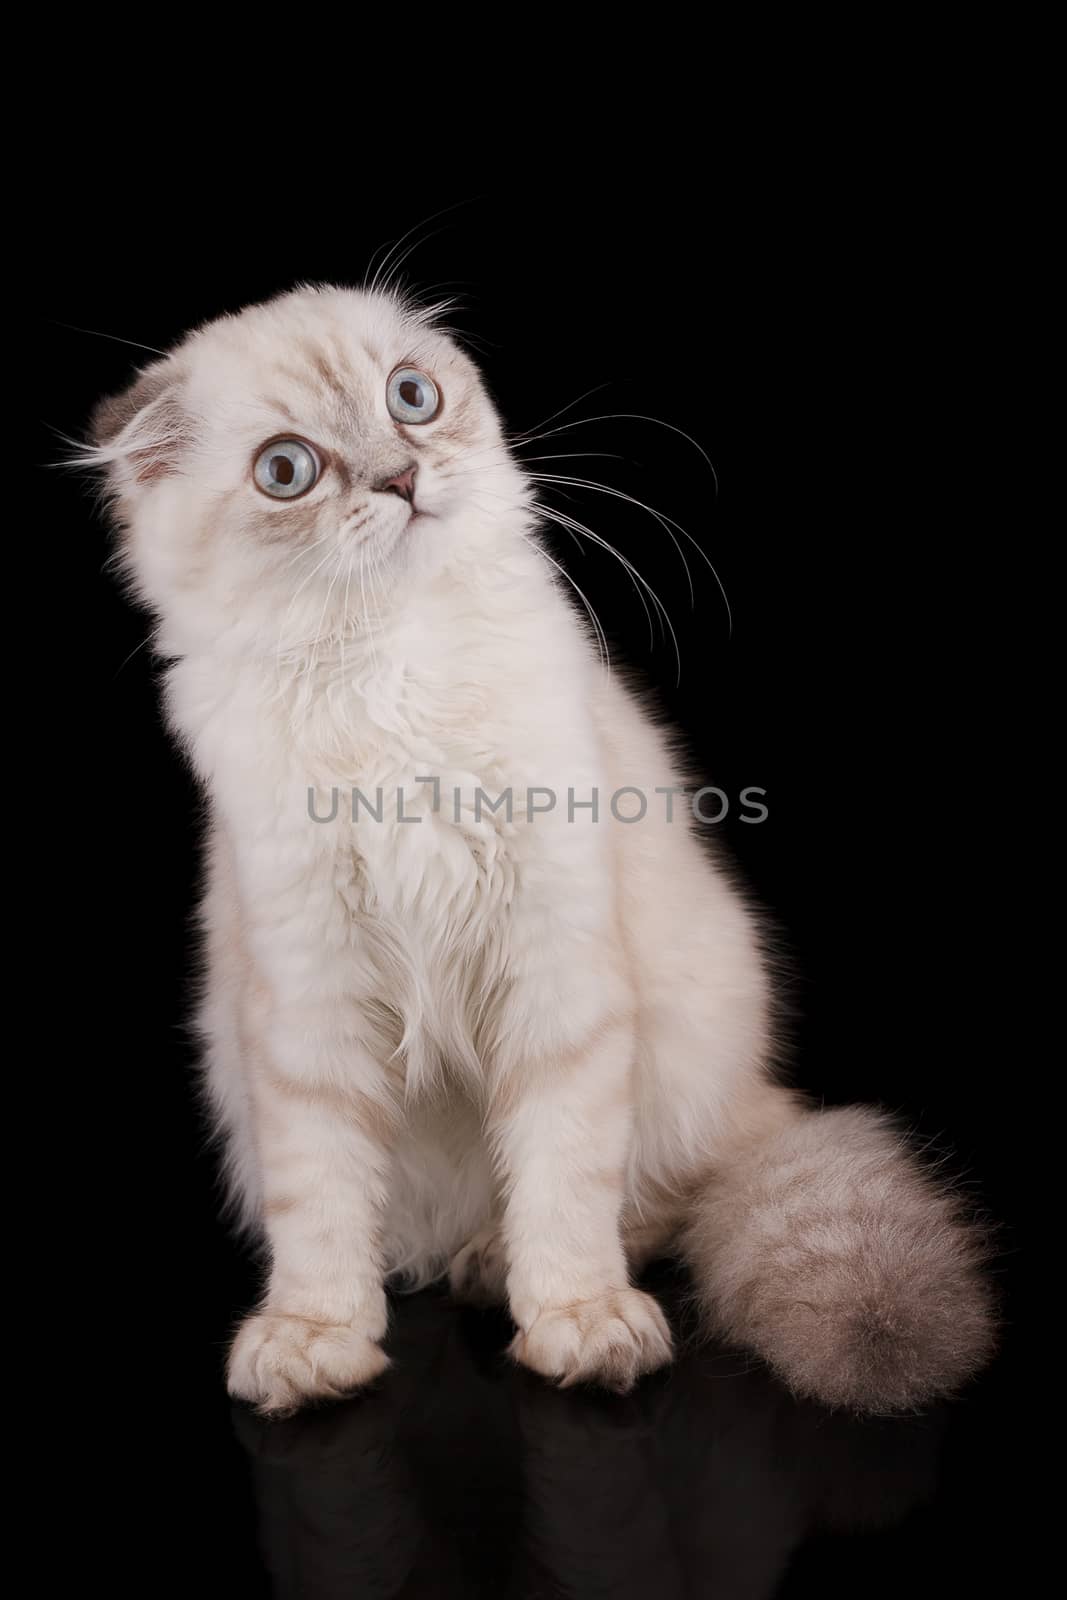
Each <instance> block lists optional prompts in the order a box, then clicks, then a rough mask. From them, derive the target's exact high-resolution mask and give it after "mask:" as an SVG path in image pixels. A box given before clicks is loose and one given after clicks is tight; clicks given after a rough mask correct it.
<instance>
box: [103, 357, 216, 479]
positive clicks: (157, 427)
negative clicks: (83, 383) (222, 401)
mask: <svg viewBox="0 0 1067 1600" xmlns="http://www.w3.org/2000/svg"><path fill="white" fill-rule="evenodd" d="M89 436H90V439H91V441H92V444H93V447H94V452H95V454H96V456H97V458H98V460H99V461H100V462H101V463H103V464H106V465H108V466H109V467H110V468H111V470H112V472H113V473H115V474H116V475H117V476H118V477H120V479H124V480H126V481H127V482H128V483H130V484H131V486H132V485H142V486H144V485H148V484H151V483H153V482H155V481H156V480H157V479H159V478H166V477H169V476H170V475H171V474H172V473H174V472H175V471H176V470H177V467H178V462H179V460H180V457H181V453H182V450H183V449H184V448H185V446H186V445H187V444H188V443H189V442H190V439H191V436H192V430H191V426H190V418H189V414H188V412H187V411H186V409H185V407H184V405H183V403H182V373H181V370H180V368H179V366H178V363H177V362H176V361H173V360H171V359H170V358H168V359H166V360H164V361H155V362H153V363H152V365H151V366H150V367H145V368H144V369H143V370H142V371H141V372H139V373H138V375H137V378H136V379H135V381H134V382H133V383H132V384H131V385H130V387H129V388H128V389H125V390H124V391H123V392H122V393H121V394H118V395H114V396H112V397H111V398H110V399H108V400H101V401H100V403H99V404H98V405H97V407H96V409H95V410H94V412H93V414H92V418H91V420H90V424H89Z"/></svg>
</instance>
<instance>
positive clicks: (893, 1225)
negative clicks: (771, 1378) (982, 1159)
mask: <svg viewBox="0 0 1067 1600" xmlns="http://www.w3.org/2000/svg"><path fill="white" fill-rule="evenodd" d="M684 1248H685V1253H686V1256H687V1258H688V1260H689V1262H690V1264H691V1266H692V1268H693V1271H694V1275H695V1278H696V1281H697V1285H698V1291H699V1294H700V1298H701V1300H702V1302H703V1304H704V1306H705V1308H706V1310H707V1312H708V1313H709V1315H710V1318H711V1320H712V1323H713V1325H714V1327H715V1329H716V1331H717V1332H719V1333H721V1334H723V1335H725V1336H726V1337H727V1338H729V1339H731V1340H733V1341H736V1342H737V1343H740V1344H745V1345H748V1346H750V1347H752V1348H753V1349H755V1350H756V1351H757V1352H758V1354H759V1355H761V1356H762V1357H763V1358H764V1360H766V1361H767V1362H768V1363H769V1364H770V1365H771V1366H772V1367H773V1368H774V1369H775V1370H776V1371H777V1372H778V1374H779V1376H780V1377H782V1378H783V1379H784V1380H785V1381H786V1383H788V1384H789V1386H790V1388H791V1389H793V1390H794V1392H795V1393H797V1394H801V1395H807V1396H811V1397H812V1398H814V1399H818V1400H821V1401H823V1402H824V1403H825V1404H827V1405H831V1406H845V1407H849V1408H851V1409H852V1410H856V1411H870V1412H892V1411H910V1410H914V1409H915V1408H916V1407H918V1406H920V1405H922V1404H923V1403H924V1402H927V1401H930V1400H932V1399H934V1398H935V1397H936V1396H938V1395H943V1394H947V1393H950V1392H951V1391H953V1390H954V1389H956V1388H958V1387H959V1385H960V1384H962V1383H963V1382H964V1380H965V1379H967V1378H968V1377H970V1376H971V1374H972V1373H974V1372H976V1371H977V1370H978V1369H979V1367H981V1366H982V1365H983V1363H984V1362H985V1361H986V1359H987V1358H988V1356H989V1355H990V1353H991V1350H992V1347H993V1342H994V1316H993V1305H992V1294H991V1290H990V1287H989V1284H988V1282H987V1280H986V1278H985V1276H984V1274H983V1271H982V1267H983V1262H984V1260H985V1259H986V1256H987V1254H988V1251H987V1247H986V1243H985V1238H984V1235H983V1233H982V1231H981V1229H979V1228H978V1227H977V1226H975V1225H974V1224H972V1223H970V1222H968V1221H967V1220H966V1219H965V1217H964V1216H963V1214H962V1210H961V1207H960V1204H959V1202H958V1200H957V1198H956V1197H955V1196H954V1195H953V1194H952V1192H951V1191H950V1190H948V1189H946V1188H943V1187H942V1186H941V1185H939V1184H938V1183H937V1182H936V1181H935V1180H934V1179H933V1178H932V1177H931V1176H930V1175H929V1174H928V1173H927V1172H926V1171H925V1170H924V1169H923V1168H922V1167H921V1166H920V1164H919V1163H918V1161H917V1160H916V1158H915V1157H914V1156H913V1155H912V1154H911V1152H910V1150H909V1149H908V1147H907V1144H906V1142H905V1141H904V1139H903V1138H902V1137H901V1135H900V1134H899V1133H898V1132H897V1131H896V1130H895V1129H894V1127H893V1125H892V1123H891V1121H890V1120H889V1118H887V1117H885V1116H883V1115H881V1114H880V1113H878V1112H875V1111H871V1110H868V1109H866V1108H864V1107H859V1106H854V1107H848V1108H846V1109H843V1110H833V1111H810V1110H807V1111H804V1112H803V1113H801V1114H800V1115H799V1116H798V1118H797V1119H796V1120H795V1121H793V1122H791V1123H790V1124H789V1125H788V1126H787V1127H785V1128H784V1129H782V1130H781V1131H779V1132H776V1133H775V1134H773V1135H771V1136H770V1137H769V1138H766V1139H764V1140H762V1141H760V1142H758V1143H755V1144H753V1145H752V1146H750V1147H749V1148H748V1149H747V1150H746V1151H745V1152H743V1153H739V1154H737V1155H735V1156H734V1157H732V1158H731V1159H730V1160H728V1161H726V1162H725V1163H724V1164H723V1165H722V1167H721V1168H719V1169H718V1171H717V1173H716V1176H715V1178H714V1180H713V1181H712V1183H711V1184H710V1185H709V1186H708V1187H707V1188H706V1190H705V1191H704V1193H703V1194H702V1196H701V1197H700V1199H699V1201H698V1203H697V1206H696V1209H695V1212H694V1214H693V1219H692V1222H691V1224H690V1226H689V1228H688V1230H687V1233H686V1237H685V1241H684Z"/></svg>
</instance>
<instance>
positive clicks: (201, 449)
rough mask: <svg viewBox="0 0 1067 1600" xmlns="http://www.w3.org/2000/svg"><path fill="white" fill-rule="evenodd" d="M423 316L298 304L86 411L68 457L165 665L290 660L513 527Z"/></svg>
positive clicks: (451, 358) (500, 459)
mask: <svg viewBox="0 0 1067 1600" xmlns="http://www.w3.org/2000/svg"><path fill="white" fill-rule="evenodd" d="M440 309H441V308H434V309H431V310H426V309H422V308H419V307H417V306H414V305H412V304H411V303H410V302H407V301H405V300H404V299H403V298H401V297H399V296H398V295H396V294H394V293H388V294H385V293H373V292H367V291H361V290H354V289H335V288H300V289H296V290H293V291H292V292H291V293H287V294H284V295H281V296H279V297H278V298H276V299H274V300H271V301H269V302H267V303H265V304H263V305H258V306H252V307H250V308H248V309H247V310H244V311H242V312H240V313H239V314H238V315H235V316H224V317H221V318H219V319H218V320H217V321H215V322H212V323H209V324H208V325H206V326H205V327H203V328H200V329H198V330H197V331H196V332H194V333H192V334H190V335H189V336H188V337H187V338H186V339H185V340H184V341H183V342H182V343H181V344H180V345H178V346H177V347H176V348H175V349H174V350H173V351H172V352H170V353H169V354H168V355H166V356H165V357H164V358H163V359H162V360H160V361H156V362H154V363H152V364H151V365H150V366H148V367H146V368H144V369H143V370H142V371H141V372H140V374H139V375H138V377H137V379H136V381H135V382H134V383H133V385H132V386H131V387H130V388H129V389H127V390H126V391H125V392H124V393H123V394H121V395H118V396H117V397H115V398H113V399H109V400H105V401H103V402H102V403H101V404H100V405H99V406H98V407H97V409H96V412H95V414H94V417H93V421H92V425H91V436H92V443H91V447H90V449H89V450H88V451H87V452H86V455H85V459H87V460H88V461H90V462H91V463H93V464H95V465H97V466H99V467H101V468H103V469H104V471H105V474H106V480H107V487H108V493H109V497H110V501H111V504H112V507H113V510H114V515H115V520H116V522H117V524H118V527H119V529H120V546H119V561H120V563H121V566H122V568H123V570H124V571H125V572H126V574H127V575H128V577H129V579H130V580H131V582H132V584H133V587H134V589H135V591H136V593H137V594H138V596H139V597H140V598H141V599H142V600H143V601H145V602H146V603H147V604H148V605H149V606H150V607H151V609H152V610H153V611H154V612H155V613H156V614H157V616H158V617H159V618H160V620H161V623H162V628H161V634H160V637H161V639H162V641H163V648H164V649H167V648H169V649H172V650H174V651H175V652H177V653H183V652H184V650H185V649H188V648H192V647H195V646H196V644H197V643H209V642H211V641H212V640H222V639H227V640H230V641H233V642H235V643H240V644H243V645H246V646H247V645H252V646H256V645H257V644H258V645H259V646H261V647H262V648H264V649H276V648H277V647H278V646H279V644H282V645H286V646H296V647H298V646H299V643H300V641H301V640H302V639H305V638H311V637H312V636H313V635H314V636H315V637H321V636H322V631H323V629H324V628H329V627H330V626H331V625H334V623H336V619H337V617H340V618H341V624H340V625H342V626H343V625H344V623H345V621H346V619H347V618H349V617H351V616H352V615H353V614H354V613H356V612H358V609H359V607H360V606H361V605H362V606H363V607H364V608H366V607H367V605H368V603H369V600H368V597H370V596H373V605H374V607H375V608H381V607H383V606H387V605H388V604H389V603H390V598H391V597H392V598H394V599H395V597H396V595H397V594H398V593H399V592H402V591H403V589H404V586H405V585H410V584H411V583H413V582H417V581H419V580H420V578H421V577H425V576H426V575H430V576H432V575H433V574H434V573H435V572H436V571H439V570H440V569H441V568H442V567H444V566H446V565H447V564H448V563H450V562H451V563H455V562H457V561H462V559H463V558H465V557H466V558H468V559H469V560H470V561H471V562H472V563H477V561H478V560H479V559H481V558H485V557H489V558H490V559H491V556H492V550H493V548H494V541H495V544H496V546H499V544H500V541H501V539H502V538H506V534H505V532H503V531H502V530H506V529H507V528H508V526H509V519H510V522H511V523H513V524H514V525H515V527H516V529H518V528H520V527H521V526H524V525H525V518H524V516H523V512H524V507H525V505H526V503H527V498H528V497H527V491H526V484H525V480H524V479H523V477H522V474H521V473H520V471H519V469H518V467H517V466H516V464H515V462H514V460H513V458H512V457H511V455H510V454H509V452H508V450H507V447H506V443H505V440H504V437H503V433H502V430H501V426H500V420H499V418H498V416H497V413H496V410H495V408H494V406H493V404H492V401H491V400H490V398H489V396H488V394H487V392H486V389H485V386H484V384H483V382H482V379H481V376H480V374H479V372H478V369H477V367H476V366H475V365H474V363H473V362H472V361H471V360H470V358H469V357H468V356H467V355H466V353H465V352H464V351H463V350H461V349H460V347H459V346H458V344H457V343H456V342H455V340H454V339H453V338H451V337H450V336H449V334H448V333H447V332H445V331H444V330H443V329H442V328H441V327H440V326H439V324H438V322H437V315H438V313H439V311H440ZM342 607H343V608H344V609H343V611H342V610H341V608H342ZM283 618H284V623H285V625H284V629H283V630H282V633H281V634H280V632H279V630H280V628H281V627H282V622H283Z"/></svg>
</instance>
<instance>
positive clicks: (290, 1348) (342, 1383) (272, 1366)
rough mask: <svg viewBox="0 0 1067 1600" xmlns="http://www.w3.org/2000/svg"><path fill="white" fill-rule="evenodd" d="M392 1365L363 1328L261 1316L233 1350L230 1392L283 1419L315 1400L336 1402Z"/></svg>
mask: <svg viewBox="0 0 1067 1600" xmlns="http://www.w3.org/2000/svg"><path fill="white" fill-rule="evenodd" d="M388 1365H389V1359H388V1357H387V1356H386V1354H385V1352H384V1351H383V1350H382V1348H381V1346H380V1345H379V1344H377V1343H376V1342H375V1340H373V1339H370V1338H368V1337H367V1335H366V1334H365V1333H361V1332H360V1331H359V1329H358V1328H351V1327H341V1326H337V1325H335V1324H333V1323H329V1322H313V1321H311V1320H310V1319H308V1318H306V1317H292V1316H285V1315H282V1314H280V1313H277V1312H271V1311H261V1312H259V1313H258V1314H257V1315H256V1316H253V1317H249V1319H248V1321H247V1322H246V1323H245V1324H244V1325H243V1327H242V1328H241V1330H240V1332H239V1333H238V1335H237V1338H236V1339H235V1340H234V1342H233V1347H232V1349H231V1350H230V1359H229V1362H228V1364H227V1368H226V1386H227V1388H228V1389H229V1391H230V1393H231V1394H232V1395H233V1396H234V1397H235V1398H236V1399H238V1400H247V1401H248V1402H249V1403H250V1404H251V1405H254V1406H255V1407H256V1409H257V1410H258V1411H259V1412H260V1413H261V1414H262V1415H263V1416H266V1417H283V1416H288V1415H290V1414H291V1413H292V1412H294V1411H296V1410H298V1409H299V1407H300V1406H302V1405H306V1404H307V1403H308V1402H309V1401H312V1400H335V1399H339V1398H340V1397H341V1396H342V1395H346V1394H351V1392H352V1390H353V1389H359V1388H362V1386H363V1385H364V1384H366V1383H370V1381H371V1379H372V1378H376V1377H377V1376H378V1374H379V1373H380V1372H384V1371H385V1368H386V1367H387V1366H388Z"/></svg>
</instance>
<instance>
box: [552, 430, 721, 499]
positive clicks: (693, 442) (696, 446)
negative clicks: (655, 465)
mask: <svg viewBox="0 0 1067 1600" xmlns="http://www.w3.org/2000/svg"><path fill="white" fill-rule="evenodd" d="M589 422H653V423H655V425H656V426H657V427H658V428H667V429H668V430H669V431H670V432H671V433H677V434H679V435H680V436H681V438H683V439H687V440H688V441H689V443H690V444H691V445H692V446H693V449H694V450H697V451H699V453H700V454H701V455H702V456H703V457H704V460H705V461H706V462H707V464H708V466H709V467H710V469H711V475H712V478H713V479H714V480H715V493H716V494H718V492H719V475H718V473H717V472H716V471H715V463H714V462H713V461H712V459H711V457H710V456H709V455H708V452H707V451H706V450H705V449H704V446H703V445H702V444H698V443H697V441H696V440H695V439H694V438H693V435H692V434H691V433H686V431H685V429H684V428H678V427H676V426H675V425H674V423H673V422H664V420H663V418H662V417H649V416H646V415H645V414H644V413H643V412H640V411H610V412H605V413H604V415H603V416H599V417H578V418H577V420H576V421H574V422H566V423H564V425H563V426H562V427H561V428H549V429H547V430H546V431H545V432H544V433H538V434H533V435H530V436H529V437H527V438H526V439H525V441H524V442H525V443H526V444H533V443H534V442H535V440H537V439H550V438H552V436H553V435H554V434H557V433H567V432H568V431H569V430H570V429H571V428H582V427H584V426H585V425H586V423H589ZM520 459H521V458H520Z"/></svg>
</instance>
